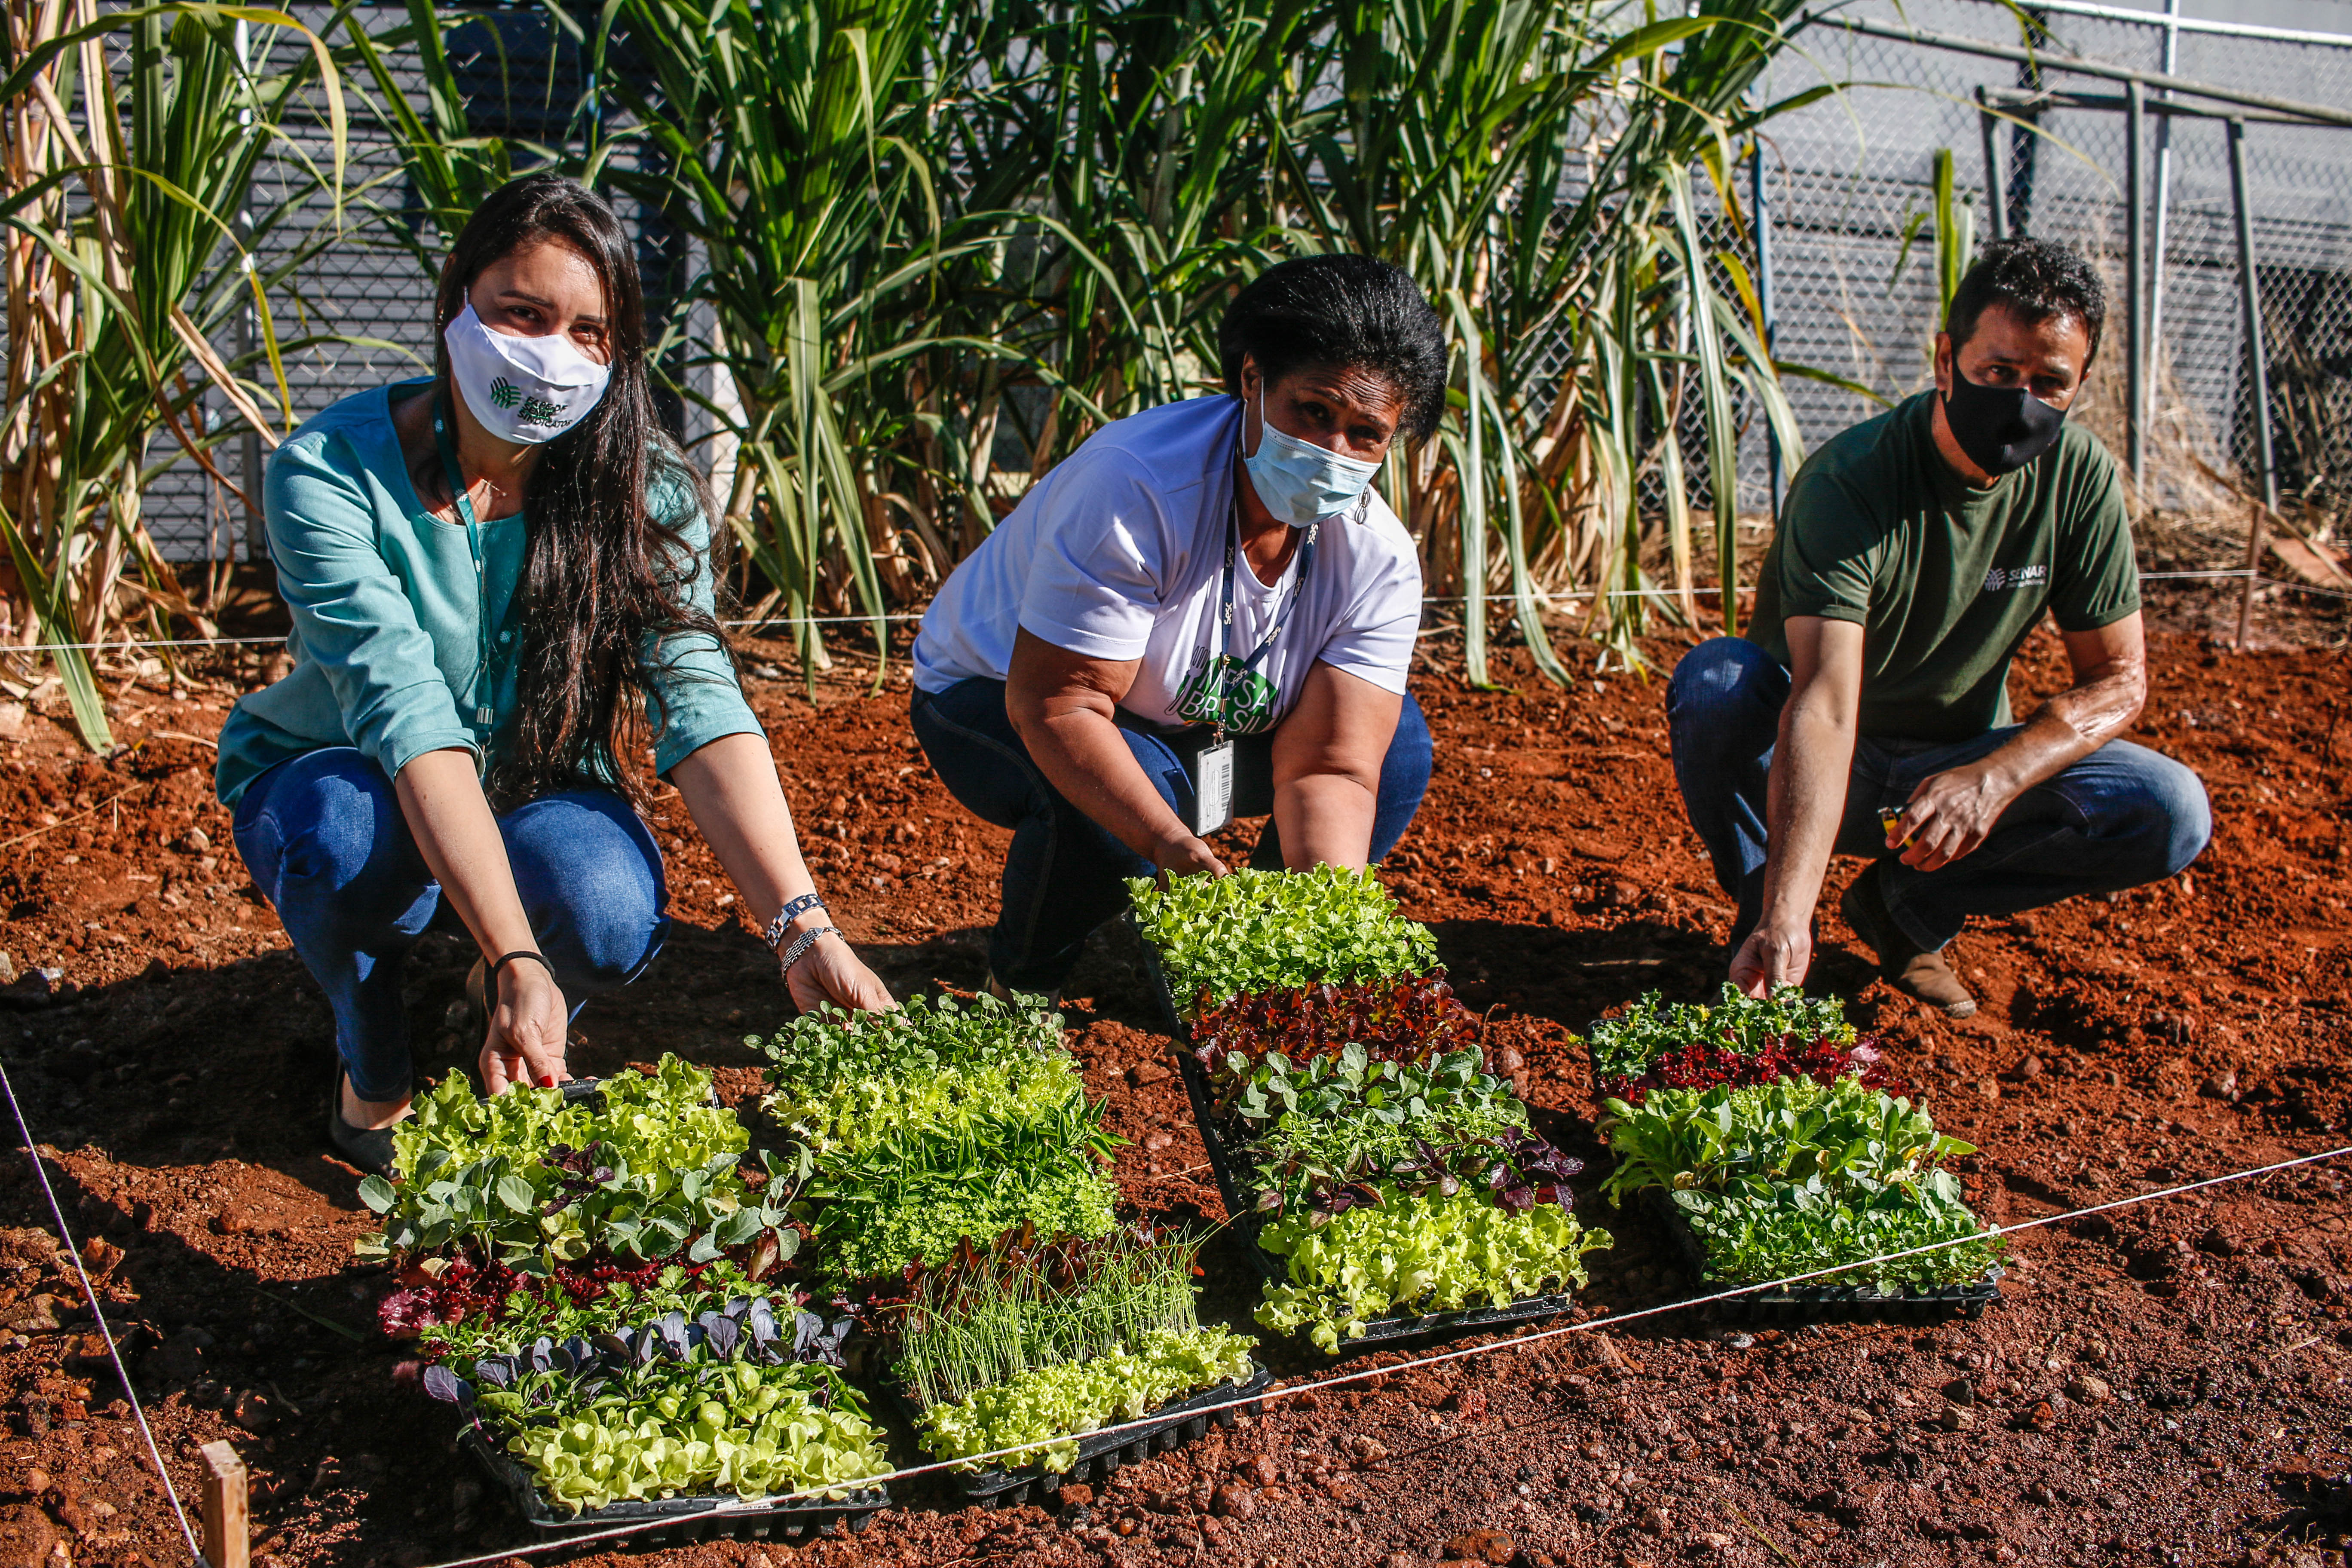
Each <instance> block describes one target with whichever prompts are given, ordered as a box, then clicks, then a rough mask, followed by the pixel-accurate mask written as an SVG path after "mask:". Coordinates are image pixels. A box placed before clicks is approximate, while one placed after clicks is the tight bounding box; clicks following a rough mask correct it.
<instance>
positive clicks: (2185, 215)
mask: <svg viewBox="0 0 2352 1568" xmlns="http://www.w3.org/2000/svg"><path fill="white" fill-rule="evenodd" d="M2027 10H2028V12H2029V13H2030V14H2031V16H2032V17H2033V18H2034V19H2035V20H2036V21H2037V22H2038V23H2039V24H2040V26H2042V29H2043V34H2042V37H2041V38H2039V39H2037V40H2036V44H2037V47H2038V52H2039V53H2040V54H2041V56H2042V59H2043V60H2044V61H2049V60H2053V59H2054V58H2057V56H2059V55H2061V54H2068V55H2074V56H2076V57H2079V58H2084V59H2086V60H2095V61H2099V62H2102V63H2105V64H2107V65H2111V66H2117V67H2122V68H2126V69H2127V70H2134V71H2141V72H2150V73H2156V72H2161V73H2166V74H2169V75H2172V76H2178V77H2182V78H2187V79H2193V80H2196V81H2199V82H2202V83H2207V84H2210V85H2216V86H2226V87H2230V88H2233V89H2246V90H2253V91H2258V92H2260V93H2263V94H2265V95H2269V96H2271V97H2274V98H2278V99H2283V100H2296V101H2299V102H2303V103H2308V104H2316V105H2325V106H2328V107H2331V108H2336V109H2338V110H2342V109H2352V37H2346V38H2341V39H2337V38H2332V37H2327V36H2326V35H2316V34H2294V33H2290V32H2286V31H2284V30H2280V29H2264V28H2257V27H2237V26H2229V25H2226V24H2221V25H2217V24H2212V23H2200V22H2189V21H2179V22H2177V24H2174V25H2168V21H2167V18H2166V17H2165V16H2163V15H2162V14H2161V13H2160V12H2151V13H2138V14H2135V13H2133V12H2130V11H2126V10H2122V9H2119V8H2116V7H2112V6H2106V5H2076V4H2058V5H2042V6H2032V5H2029V6H2028V7H2027ZM1836 16H1838V17H1839V18H1848V19H1854V20H1860V21H1864V23H1865V24H1867V23H1871V22H1876V23H1879V24H1882V25H1887V26H1895V27H1907V28H1916V29H1918V30H1919V33H1920V34H1921V36H1922V37H1925V36H1927V35H1930V34H1942V35H1957V36H1959V37H1968V38H1974V39H1979V40H1983V41H1985V42H1987V43H1990V44H1994V45H1996V46H2006V47H2008V48H2010V49H2012V50H2014V49H2017V48H2018V47H2020V46H2021V44H2022V43H2023V42H2024V39H2023V38H2022V37H2021V26H2020V22H2019V20H2018V16H2017V14H2016V13H2015V12H2013V11H2011V10H2010V9H2009V8H2007V7H2006V6H2004V5H1999V4H1995V3H1992V0H1904V3H1903V4H1902V5H1901V6H1900V7H1899V9H1898V7H1897V6H1896V5H1895V4H1894V0H1863V3H1862V4H1859V5H1852V6H1844V7H1841V8H1840V9H1839V10H1838V12H1837V13H1836ZM1822 80H1830V81H1836V82H1843V83H1847V84H1850V85H1848V86H1847V87H1846V88H1845V89H1844V90H1843V92H1841V93H1839V94H1838V95H1836V96H1835V97H1833V98H1832V99H1829V100H1824V101H1822V102H1821V103H1818V104H1816V105H1814V106H1812V107H1811V108H1809V109H1807V110H1803V111H1801V112H1800V113H1798V114H1796V115H1793V116H1790V117H1789V118H1786V119H1783V120H1780V121H1775V122H1774V123H1773V125H1772V126H1771V128H1770V130H1769V133H1768V136H1767V140H1766V151H1765V168H1764V174H1765V178H1764V186H1765V192H1766V195H1767V199H1768V202H1769V205H1770V207H1771V219H1772V244H1773V250H1774V261H1775V264H1776V265H1775V271H1776V278H1775V284H1776V303H1777V315H1778V320H1779V339H1778V347H1779V352H1780V355H1781V356H1782V357H1783V358H1785V359H1787V360H1791V361H1795V362H1799V363H1806V364H1811V365H1814V366H1818V367H1820V368H1822V369H1824V370H1828V371H1832V372H1835V373H1836V374H1840V375H1843V376H1845V377H1848V378H1850V379H1852V380H1853V381H1855V382H1859V383H1861V384H1864V385H1866V386H1868V387H1870V388H1872V389H1873V390H1874V391H1875V392H1877V393H1879V394H1881V395H1885V396H1889V397H1893V396H1898V395H1902V394H1904V393H1907V392H1911V391H1914V390H1916V389H1917V388H1919V387H1922V386H1924V385H1926V384H1927V381H1928V358H1927V355H1928V349H1929V344H1930V342H1931V341H1932V338H1933V334H1934V331H1935V327H1936V312H1937V286H1936V275H1935V267H1934V256H1933V253H1934V247H1933V242H1932V232H1931V231H1932V219H1931V218H1930V217H1929V215H1930V214H1931V212H1932V208H1933V205H1934V201H1935V197H1934V190H1933V179H1934V174H1933V168H1934V161H1935V156H1936V153H1937V151H1938V150H1939V149H1948V150H1949V151H1950V152H1951V153H1953V154H1954V157H1955V161H1956V163H1957V172H1958V180H1957V182H1956V183H1957V186H1958V191H1959V192H1960V193H1961V194H1962V195H1963V196H1964V197H1965V199H1966V200H1967V201H1968V203H1969V208H1970V213H1971V216H1972V218H1973V223H1974V227H1975V230H1976V234H1977V237H1978V240H1979V243H1981V242H1982V240H1983V239H1984V238H1985V237H1987V235H1988V234H1989V233H1990V229H1991V226H1992V217H1993V214H1992V211H1991V207H1990V201H1989V199H1988V194H1987V193H1988V190H1989V188H1990V184H1989V182H1990V180H1992V179H1995V178H1999V177H2000V176H2002V175H2005V177H2006V181H2005V183H2006V186H2007V188H2006V191H2005V197H2006V210H2005V216H2006V217H2007V219H2008V227H2009V230H2010V232H2011V233H2023V234H2032V235H2036V236H2042V237H2050V238H2054V239H2063V240H2066V241H2070V242H2072V243H2074V244H2076V245H2078V246H2080V247H2083V248H2084V249H2085V250H2086V251H2088V252H2089V253H2090V254H2091V255H2092V256H2093V257H2094V258H2095V260H2096V261H2097V263H2098V265H2099V266H2100V268H2101V270H2102V271H2103V273H2104V274H2105V277H2106V279H2107V282H2108V284H2109V288H2110V294H2111V307H2110V316H2109V321H2108V328H2107V331H2106V336H2105V344H2104V346H2103V349H2102V353H2101V363H2100V366H2099V370H2098V374H2097V375H2096V377H2095V382H2094V384H2093V385H2092V386H2091V388H2090V389H2089V395H2088V397H2087V399H2086V402H2085V404H2084V411H2083V415H2082V417H2084V418H2085V419H2086V420H2088V421H2089V422H2091V423H2092V424H2093V426H2094V427H2095V428H2096V429H2097V430H2098V431H2099V433H2100V434H2101V435H2102V436H2103V437H2105V438H2106V440H2107V442H2108V444H2109V445H2110V447H2112V448H2113V449H2114V450H2115V452H2116V456H2117V457H2118V458H2122V457H2124V456H2125V455H2126V451H2127V448H2128V442H2127V439H2126V423H2125V418H2124V415H2125V410H2126V405H2127V398H2126V379H2127V378H2126V335H2127V334H2126V310H2127V294H2126V289H2125V281H2126V245H2127V239H2128V236H2129V228H2128V222H2129V217H2128V214H2127V209H2126V195H2127V191H2128V187H2129V184H2130V181H2129V176H2128V173H2127V171H2128V169H2129V162H2128V158H2127V140H2128V132H2127V123H2126V112H2125V111H2124V107H2125V104H2126V101H2127V98H2126V92H2127V89H2126V85H2125V84H2124V83H2122V82H2119V81H2116V80H2113V79H2099V78H2096V77H2092V76H2087V75H2084V74H2081V73H2074V72H2068V71H2065V70H2063V69H2061V68H2056V67H2055V66H2048V67H2046V68H2045V67H2044V66H2042V65H2034V64H2028V63H2025V62H2022V61H2018V60H2011V59H2002V58H1990V57H1989V56H1987V55H1983V54H1977V53H1971V52H1967V51H1963V50H1960V49H1957V48H1947V47H1929V46H1927V45H1926V44H1923V43H1919V42H1914V41H1912V40H1910V39H1908V38H1895V37H1888V36H1886V35H1885V33H1883V32H1867V33H1865V32H1859V31H1852V30H1846V29H1842V28H1838V27H1834V26H1829V25H1827V24H1826V19H1825V21H1824V23H1822V24H1820V25H1816V26H1811V27H1809V28H1807V29H1806V30H1805V31H1804V32H1803V33H1802V34H1801V36H1800V39H1799V43H1798V46H1797V47H1795V48H1793V49H1791V50H1790V52H1789V53H1788V54H1786V55H1784V56H1783V57H1782V58H1781V59H1780V61H1779V62H1777V63H1776V65H1775V66H1774V68H1773V71H1772V74H1771V77H1770V79H1769V82H1768V84H1767V87H1768V89H1769V94H1770V95H1771V96H1773V97H1776V98H1777V97H1781V96H1785V95H1787V94H1790V93H1793V92H1796V91H1799V90H1801V89H1803V88H1805V87H1806V86H1809V85H1811V84H1813V83H1816V82H1819V81H1822ZM2053 93H2055V94H2057V95H2058V96H2057V97H2056V99H2055V100H2054V104H2053V100H2052V99H2051V98H2050V97H2049V96H2047V95H2049V94H2053ZM2166 97H2167V95H2166V94H2164V93H2162V92H2158V91H2151V92H2148V93H2147V98H2146V102H2147V117H2146V120H2145V121H2144V125H2145V132H2144V144H2143V146H2144V150H2143V163H2142V169H2143V179H2144V181H2145V184H2144V186H2143V192H2144V195H2143V204H2144V205H2143V207H2142V211H2141V222H2142V223H2143V224H2144V225H2145V228H2144V229H2143V234H2144V236H2145V240H2146V243H2147V246H2148V252H2147V256H2148V260H2147V273H2148V281H2147V300H2148V318H2147V319H2148V323H2149V331H2148V334H2147V336H2148V342H2149V343H2150V345H2151V346H2150V353H2149V356H2148V371H2149V375H2150V380H2151V383H2152V397H2151V402H2152V404H2153V416H2152V417H2151V418H2149V419H2148V421H2147V430H2146V459H2145V460H2146V464H2147V489H2146V499H2147V501H2148V502H2149V503H2150V504H2151V505H2153V506H2156V507H2158V508H2163V509H2168V510H2175V511H2179V512H2184V513H2188V514H2191V515H2201V514H2218V513H2219V512H2221V510H2223V506H2224V497H2225V494H2226V483H2225V481H2227V482H2233V483H2235V484H2238V485H2242V486H2244V487H2245V488H2246V489H2249V490H2251V489H2253V488H2254V481H2255V478H2256V476H2255V473H2254V432H2255V428H2256V424H2255V419H2254V404H2253V397H2252V386H2253V377H2252V374H2251V366H2250V363H2249V361H2248V359H2247V356H2246V354H2245V352H2244V348H2245V342H2246V332H2245V327H2244V317H2243V311H2242V293H2241V278H2242V268H2241V267H2240V265H2239V259H2238V249H2237V232H2236V222H2235V210H2234V206H2233V203H2232V196H2231V170H2230V154H2229V142H2228V129H2229V128H2228V125H2227V122H2226V121H2224V120H2223V119H2221V118H2218V117H2217V116H2218V115H2221V114H2228V113H2233V112H2242V113H2243V115H2244V117H2245V120H2246V124H2245V130H2244V138H2245V162H2246V169H2247V197H2248V205H2249V206H2250V208H2251V214H2252V237H2253V254H2254V261H2255V272H2256V277H2257V281H2258V282H2259V284H2260V293H2261V298H2262V303H2263V323H2264V328H2265V332H2266V336H2267V339H2268V342H2267V344H2266V351H2267V352H2266V353H2265V356H2264V358H2265V362H2266V363H2267V365H2268V368H2269V380H2270V394H2271V395H2270V404H2271V415H2272V424H2273V434H2274V445H2275V448H2276V453H2277V458H2276V463H2277V470H2278V478H2279V482H2280V485H2281V487H2282V489H2284V490H2285V491H2287V492H2289V493H2290V494H2292V495H2294V496H2298V497H2300V498H2301V499H2302V500H2304V501H2305V503H2307V504H2308V505H2310V506H2311V507H2312V508H2313V509H2314V510H2315V511H2317V512H2319V513H2321V514H2322V515H2326V514H2331V513H2332V514H2333V515H2334V516H2336V518H2337V519H2339V520H2340V519H2342V518H2343V517H2345V516H2347V514H2352V181H2347V178H2346V176H2345V174H2344V168H2345V164H2346V163H2347V160H2352V130H2347V129H2342V128H2336V127H2330V126H2323V125H2312V124H2292V123H2280V122H2277V121H2276V120H2275V119H2271V118H2265V117H2264V116H2263V113H2262V112H2261V111H2260V110H2253V109H2246V108H2243V107H2242V106H2238V107H2235V108H2233V107H2232V106H2228V105H2220V104H2215V103H2213V102H2211V101H2210V100H2193V99H2189V98H2186V97H2183V98H2182V99H2181V100H2180V102H2181V104H2182V105H2183V107H2184V108H2187V107H2190V106H2193V107H2195V108H2197V109H2199V110H2203V111H2204V112H2201V113H2197V114H2189V113H2181V114H2178V115H2175V114H2168V113H2166V112H2164V108H2165V100H2166ZM1988 101H1990V104H1991V105H1992V107H1993V108H1994V110H1996V111H1997V113H1998V114H1999V115H2000V118H1999V119H1996V120H1995V121H1993V124H1992V127H1991V130H1992V135H1991V138H1990V142H1991V147H1990V153H1991V158H1990V159H1989V158H1988V155H1987V154H1988V146H1987V140H1988V139H1987V137H1986V135H1985V129H1986V126H1985V119H1984V105H1985V104H1986V103H1987V102H1988ZM2055 105H2066V106H2064V107H2059V106H2055ZM2110 105H2112V107H2110ZM1995 160H1997V161H1998V163H2000V164H2002V165H2005V167H2003V168H2001V169H2000V170H1999V171H1998V173H1993V172H1990V171H1989V170H1988V163H1989V162H1990V161H1995ZM1915 225H1916V227H1915ZM1906 235H1910V236H1911V242H1910V245H1909V247H1908V250H1907V254H1906ZM1790 395H1791V398H1792V400H1793V401H1794V403H1795V404H1796V406H1797V409H1798V412H1799V419H1800V423H1801V426H1802V428H1803V431H1804V434H1805V437H1806V439H1807V440H1808V442H1811V441H1816V440H1818V439H1820V438H1821V437H1824V436H1827V435H1829V434H1832V433H1833V432H1834V431H1836V430H1837V429H1839V428H1842V427H1843V426H1845V425H1847V424H1849V423H1851V422H1852V421H1853V420H1854V419H1856V418H1858V417H1860V416H1863V415H1864V414H1865V413H1867V412H1869V411H1870V409H1871V408H1872V407H1874V405H1872V404H1870V403H1868V402H1867V401H1866V400H1864V399H1862V398H1859V397H1856V396H1854V395H1852V394H1851V393H1846V392H1843V391H1840V390H1838V389H1835V388H1833V387H1831V386H1827V385H1823V384H1819V383H1809V382H1804V381H1792V382H1791V383H1790ZM1744 457H1745V458H1746V460H1745V461H1744V462H1743V478H1744V479H1748V481H1749V487H1750V488H1749V489H1748V495H1749V496H1750V497H1751V498H1752V500H1753V502H1754V504H1755V505H1756V506H1757V507H1758V508H1759V510H1762V509H1763V507H1764V506H1765V504H1766V500H1765V497H1764V494H1763V490H1762V478H1763V468H1762V465H1761V464H1760V462H1759V461H1758V460H1756V458H1755V455H1754V454H1744ZM2231 510H2232V513H2233V516H2234V518H2235V521H2236V523H2237V525H2238V526H2241V527H2242V521H2243V514H2242V509H2231ZM2339 526H2340V522H2339Z"/></svg>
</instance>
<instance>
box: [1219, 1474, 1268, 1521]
mask: <svg viewBox="0 0 2352 1568" xmlns="http://www.w3.org/2000/svg"><path fill="white" fill-rule="evenodd" d="M1210 1507H1212V1508H1213V1509H1214V1510H1216V1511H1217V1512H1218V1513H1219V1514H1220V1515H1222V1516H1223V1517H1224V1518H1226V1519H1254V1518H1255V1517H1256V1516H1257V1499H1256V1498H1255V1497H1254V1496H1252V1495H1251V1493H1250V1489H1249V1488H1247V1487H1245V1486H1243V1485H1242V1484H1241V1483H1240V1482H1238V1481H1227V1482H1226V1483H1225V1484H1224V1485H1223V1486H1221V1487H1219V1488H1218V1489H1217V1495H1216V1498H1215V1500H1213V1501H1212V1502H1211V1504H1210Z"/></svg>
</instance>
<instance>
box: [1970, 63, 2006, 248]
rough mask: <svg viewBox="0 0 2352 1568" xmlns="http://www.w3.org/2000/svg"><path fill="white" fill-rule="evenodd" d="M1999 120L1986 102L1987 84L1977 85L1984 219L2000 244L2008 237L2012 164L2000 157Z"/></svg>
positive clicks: (1993, 236)
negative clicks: (2010, 168)
mask: <svg viewBox="0 0 2352 1568" xmlns="http://www.w3.org/2000/svg"><path fill="white" fill-rule="evenodd" d="M2000 124H2001V121H2000V116H1999V115H1997V114H1995V113H1994V112H1993V111H1992V107H1991V105H1990V104H1988V103H1987V102H1986V101H1985V89H1984V84H1983V83H1981V82H1979V83H1978V84H1977V134H1978V136H1979V137H1980V138H1981V139H1982V140H1983V142H1984V166H1985V216H1986V218H1987V220H1988V224H1989V226H1990V231H1991V234H1990V237H1991V238H1992V239H1993V240H1994V242H1996V243H1998V242H2000V241H2001V240H2004V239H2007V238H2008V237H2009V161H2008V160H2007V159H2006V158H2004V157H2003V156H2001V150H2000Z"/></svg>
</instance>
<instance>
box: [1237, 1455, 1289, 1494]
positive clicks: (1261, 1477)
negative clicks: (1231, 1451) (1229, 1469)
mask: <svg viewBox="0 0 2352 1568" xmlns="http://www.w3.org/2000/svg"><path fill="white" fill-rule="evenodd" d="M1234 1471H1235V1473H1236V1474H1238V1475H1240V1476H1241V1477H1243V1478H1244V1479H1246V1480H1247V1481H1248V1482H1249V1483H1250V1484H1251V1485H1253V1486H1261V1487H1270V1486H1272V1485H1274V1483H1275V1482H1276V1481H1278V1480H1280V1479H1282V1470H1281V1468H1279V1467H1278V1466H1276V1464H1275V1462H1274V1456H1273V1455H1271V1454H1257V1455H1253V1456H1252V1457H1251V1458H1246V1459H1244V1460H1243V1461H1242V1462H1241V1463H1240V1464H1238V1465H1236V1466H1234Z"/></svg>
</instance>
